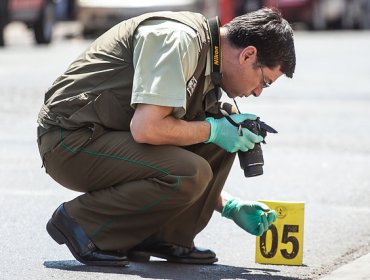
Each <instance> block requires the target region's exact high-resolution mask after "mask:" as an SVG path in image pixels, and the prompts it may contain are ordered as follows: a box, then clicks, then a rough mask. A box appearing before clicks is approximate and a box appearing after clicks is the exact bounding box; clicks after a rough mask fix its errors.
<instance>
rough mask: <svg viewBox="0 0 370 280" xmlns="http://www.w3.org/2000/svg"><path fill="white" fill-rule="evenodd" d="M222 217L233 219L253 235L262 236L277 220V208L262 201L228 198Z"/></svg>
mask: <svg viewBox="0 0 370 280" xmlns="http://www.w3.org/2000/svg"><path fill="white" fill-rule="evenodd" d="M221 215H222V217H226V218H229V219H231V220H233V221H234V222H235V223H236V224H237V225H238V226H240V227H241V228H242V229H244V230H245V231H247V232H249V233H250V234H253V235H258V236H261V235H262V234H263V233H264V232H265V231H266V230H268V228H269V227H270V226H271V224H272V223H273V222H275V221H276V212H275V210H270V208H269V207H268V206H267V205H266V204H264V203H261V202H257V201H241V200H239V199H237V198H232V199H230V200H228V201H227V202H226V204H225V206H224V208H223V209H222V213H221Z"/></svg>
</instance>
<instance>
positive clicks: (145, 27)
mask: <svg viewBox="0 0 370 280" xmlns="http://www.w3.org/2000/svg"><path fill="white" fill-rule="evenodd" d="M179 38H180V40H179ZM197 40H198V39H197V34H196V32H195V31H194V29H192V28H190V27H189V26H187V25H185V24H182V23H179V22H175V21H168V20H148V21H146V22H144V23H142V25H140V26H139V27H138V28H137V30H136V32H135V35H134V53H133V65H134V68H135V74H134V79H133V87H132V98H131V105H132V106H133V107H134V108H135V105H136V104H138V103H145V104H153V105H161V106H168V107H174V111H173V115H174V116H175V117H179V118H181V117H182V116H184V114H185V112H186V83H187V81H188V80H189V79H190V78H191V76H192V75H193V73H194V71H195V68H196V66H197V63H198V54H199V52H200V48H199V44H198V41H197Z"/></svg>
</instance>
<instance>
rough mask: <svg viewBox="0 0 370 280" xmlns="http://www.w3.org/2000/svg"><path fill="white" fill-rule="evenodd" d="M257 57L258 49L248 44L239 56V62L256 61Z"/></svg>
mask: <svg viewBox="0 0 370 280" xmlns="http://www.w3.org/2000/svg"><path fill="white" fill-rule="evenodd" d="M256 57H257V49H256V47H254V46H248V47H246V48H244V49H243V50H242V51H241V53H240V56H239V62H240V64H242V63H244V62H246V61H248V62H253V63H254V62H255V60H256Z"/></svg>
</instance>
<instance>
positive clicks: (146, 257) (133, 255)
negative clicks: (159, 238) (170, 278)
mask: <svg viewBox="0 0 370 280" xmlns="http://www.w3.org/2000/svg"><path fill="white" fill-rule="evenodd" d="M150 257H156V258H160V259H165V260H167V261H168V262H172V263H182V264H213V263H215V262H217V261H218V259H217V258H209V259H194V258H177V257H170V256H167V255H163V254H158V253H155V252H147V251H132V252H130V253H129V254H128V258H129V260H130V261H134V262H149V261H150Z"/></svg>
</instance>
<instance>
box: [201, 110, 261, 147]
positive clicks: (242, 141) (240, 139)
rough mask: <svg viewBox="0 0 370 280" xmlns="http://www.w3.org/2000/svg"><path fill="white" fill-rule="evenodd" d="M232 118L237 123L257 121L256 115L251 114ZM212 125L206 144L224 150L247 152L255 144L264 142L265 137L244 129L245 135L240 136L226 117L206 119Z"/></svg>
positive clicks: (236, 115)
mask: <svg viewBox="0 0 370 280" xmlns="http://www.w3.org/2000/svg"><path fill="white" fill-rule="evenodd" d="M230 117H231V118H232V119H233V121H235V122H236V123H240V122H243V121H245V120H247V119H248V120H256V118H257V116H256V115H251V114H234V115H230ZM205 121H206V122H208V123H209V124H210V125H211V132H210V135H209V138H208V140H207V141H206V142H204V143H206V144H208V143H214V144H216V145H217V146H219V147H221V148H222V149H224V150H226V151H228V152H230V153H234V152H237V151H239V150H240V151H242V152H246V151H248V150H250V149H253V148H254V144H256V143H259V142H261V141H263V137H262V136H260V135H256V134H254V133H253V132H251V131H250V130H248V129H246V128H242V132H243V135H239V133H238V128H237V127H235V126H233V125H232V124H231V123H230V122H229V121H228V120H227V119H226V118H225V117H223V118H220V119H214V118H212V117H208V118H206V119H205Z"/></svg>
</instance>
